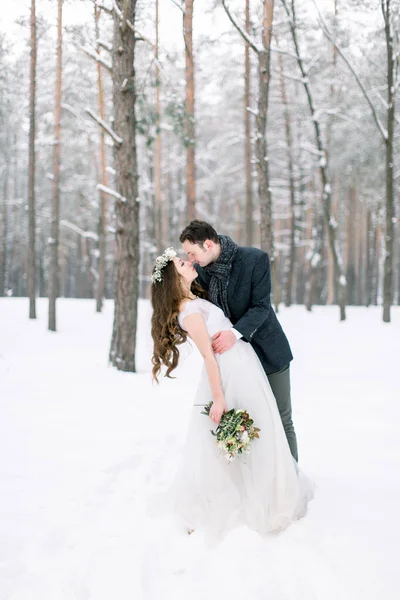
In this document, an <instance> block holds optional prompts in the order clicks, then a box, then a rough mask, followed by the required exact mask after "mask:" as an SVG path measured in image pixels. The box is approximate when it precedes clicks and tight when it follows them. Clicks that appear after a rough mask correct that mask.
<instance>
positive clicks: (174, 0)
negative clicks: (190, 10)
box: [171, 0, 184, 12]
mask: <svg viewBox="0 0 400 600" xmlns="http://www.w3.org/2000/svg"><path fill="white" fill-rule="evenodd" d="M171 2H172V3H173V4H175V6H177V7H178V8H179V10H181V11H182V12H184V10H183V8H182V6H179V4H178V3H177V2H176V0H171Z"/></svg>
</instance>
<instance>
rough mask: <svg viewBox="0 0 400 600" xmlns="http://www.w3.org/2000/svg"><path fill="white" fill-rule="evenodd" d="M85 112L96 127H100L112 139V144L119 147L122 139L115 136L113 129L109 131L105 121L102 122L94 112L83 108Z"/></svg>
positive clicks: (109, 128)
mask: <svg viewBox="0 0 400 600" xmlns="http://www.w3.org/2000/svg"><path fill="white" fill-rule="evenodd" d="M85 112H86V113H87V114H88V115H89V117H92V119H93V120H94V121H96V123H97V124H98V125H100V127H102V128H103V129H104V131H106V132H107V133H108V135H109V136H110V137H112V139H113V140H114V142H116V143H117V144H119V145H121V144H122V142H123V139H122V138H121V137H119V135H117V134H116V133H115V131H114V130H113V129H111V127H110V126H109V125H107V123H106V122H105V121H103V119H101V118H100V117H99V116H97V115H95V114H94V112H93V111H92V110H91V109H90V108H85Z"/></svg>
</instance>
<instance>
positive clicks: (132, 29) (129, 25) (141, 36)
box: [113, 0, 156, 52]
mask: <svg viewBox="0 0 400 600" xmlns="http://www.w3.org/2000/svg"><path fill="white" fill-rule="evenodd" d="M113 9H114V10H115V12H116V14H117V16H118V17H119V18H120V19H121V21H124V22H125V23H126V25H127V26H128V27H129V29H130V30H131V31H132V32H133V33H134V34H135V35H136V36H138V39H140V40H143V41H144V42H146V43H147V44H149V45H150V46H151V47H152V48H153V50H154V52H155V49H156V46H155V44H153V42H152V41H150V40H149V38H147V37H146V36H145V35H143V34H142V33H141V32H140V31H138V29H136V27H134V26H133V25H132V23H131V22H130V21H129V20H128V19H125V17H124V15H123V13H122V11H121V9H120V8H118V5H117V3H116V1H115V0H113Z"/></svg>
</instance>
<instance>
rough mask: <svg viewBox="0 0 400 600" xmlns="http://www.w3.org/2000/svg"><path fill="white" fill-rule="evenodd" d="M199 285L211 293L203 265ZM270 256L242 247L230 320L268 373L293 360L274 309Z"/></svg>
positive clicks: (232, 285)
mask: <svg viewBox="0 0 400 600" xmlns="http://www.w3.org/2000/svg"><path fill="white" fill-rule="evenodd" d="M195 266H196V270H197V272H198V274H199V276H198V278H197V282H198V283H199V284H200V285H201V287H203V288H204V289H206V290H208V286H209V283H210V276H209V275H208V274H207V272H206V271H205V270H204V269H202V268H201V267H200V266H199V265H197V264H196V265H195ZM270 296H271V272H270V264H269V257H268V254H267V253H266V252H263V251H262V250H258V249H257V248H245V247H241V246H239V247H238V250H237V252H236V254H235V258H234V259H233V263H232V271H231V275H230V278H229V281H228V306H229V310H230V312H231V316H230V320H231V321H232V323H233V326H234V327H235V329H236V330H237V331H239V333H241V334H242V336H243V339H244V340H245V341H247V342H250V344H251V345H252V346H253V348H254V350H255V351H256V353H257V356H258V358H259V359H260V361H261V364H262V365H263V367H264V371H265V372H266V373H267V374H270V373H274V372H276V371H280V370H281V369H283V368H284V367H285V366H286V365H288V364H289V363H290V361H291V360H292V358H293V355H292V352H291V350H290V346H289V342H288V340H287V338H286V335H285V334H284V332H283V329H282V327H281V325H280V323H279V321H278V319H277V318H276V314H275V312H274V309H273V308H272V306H271V301H270Z"/></svg>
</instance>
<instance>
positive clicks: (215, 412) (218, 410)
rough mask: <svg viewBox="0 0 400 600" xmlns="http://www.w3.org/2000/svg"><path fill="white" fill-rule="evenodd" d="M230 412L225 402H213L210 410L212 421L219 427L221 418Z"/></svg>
mask: <svg viewBox="0 0 400 600" xmlns="http://www.w3.org/2000/svg"><path fill="white" fill-rule="evenodd" d="M227 410H228V408H227V406H226V403H225V400H217V401H214V402H213V405H212V407H211V409H210V419H211V420H212V422H213V423H215V425H219V423H220V421H221V417H222V415H223V414H224V413H226V411H227Z"/></svg>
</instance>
